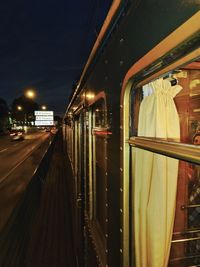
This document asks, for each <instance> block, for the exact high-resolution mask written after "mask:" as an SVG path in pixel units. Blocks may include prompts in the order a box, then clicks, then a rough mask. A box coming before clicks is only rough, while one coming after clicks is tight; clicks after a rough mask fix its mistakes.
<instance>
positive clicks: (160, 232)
mask: <svg viewBox="0 0 200 267" xmlns="http://www.w3.org/2000/svg"><path fill="white" fill-rule="evenodd" d="M181 89H182V87H181V86H179V85H176V86H171V83H170V82H169V81H168V80H163V79H158V80H156V81H154V82H151V83H150V84H148V85H147V86H145V87H143V92H144V99H143V101H142V103H141V105H140V112H139V125H138V136H144V137H157V138H173V139H179V138H180V127H179V117H178V113H177V110H176V106H175V103H174V100H173V98H174V97H175V96H176V94H177V93H178V92H179V91H180V90H181ZM134 165H135V169H134V228H135V254H136V266H137V267H165V266H167V264H168V258H169V252H170V243H171V237H172V231H173V223H174V210H175V204H176V203H175V202H176V186H177V175H178V160H176V159H172V158H169V157H166V156H162V155H158V154H155V153H152V152H148V151H145V150H142V149H136V153H135V163H134Z"/></svg>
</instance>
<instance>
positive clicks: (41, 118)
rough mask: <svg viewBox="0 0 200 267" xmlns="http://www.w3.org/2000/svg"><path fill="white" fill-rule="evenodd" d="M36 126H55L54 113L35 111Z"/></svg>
mask: <svg viewBox="0 0 200 267" xmlns="http://www.w3.org/2000/svg"><path fill="white" fill-rule="evenodd" d="M34 114H35V125H36V126H53V125H54V117H53V111H46V110H45V111H42V110H35V112H34Z"/></svg>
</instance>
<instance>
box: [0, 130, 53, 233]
mask: <svg viewBox="0 0 200 267" xmlns="http://www.w3.org/2000/svg"><path fill="white" fill-rule="evenodd" d="M53 136H54V135H53V134H51V133H49V132H44V131H39V130H36V131H32V132H28V133H27V134H26V135H25V139H24V140H22V141H11V140H10V136H3V137H0V231H1V230H2V228H3V226H4V225H5V223H6V221H7V219H8V218H9V216H10V214H11V212H12V211H13V209H14V207H15V206H16V204H17V202H18V200H19V199H20V197H21V196H22V194H23V193H24V191H25V190H26V187H27V185H28V183H29V182H30V180H31V178H32V176H33V174H34V172H35V170H36V169H37V167H38V165H39V163H40V161H41V159H42V157H43V155H44V154H45V152H46V150H47V148H48V146H49V143H50V141H51V140H52V138H53Z"/></svg>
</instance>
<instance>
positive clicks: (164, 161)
mask: <svg viewBox="0 0 200 267" xmlns="http://www.w3.org/2000/svg"><path fill="white" fill-rule="evenodd" d="M131 150H132V177H134V179H133V184H132V199H133V201H132V202H133V210H134V213H133V214H134V215H133V214H132V220H133V221H134V223H133V224H132V227H133V229H132V232H133V233H135V235H134V240H132V246H133V247H134V248H135V254H136V266H141V264H140V261H143V266H149V265H152V262H153V263H155V266H167V265H166V263H167V262H168V257H169V256H168V255H169V254H170V257H169V265H168V266H196V265H195V264H200V166H199V165H197V164H191V163H189V162H185V161H182V160H180V161H179V160H177V159H174V158H170V157H167V156H164V155H160V154H157V153H153V152H150V151H146V150H143V149H139V148H135V147H132V149H131ZM144 166H145V167H144ZM133 167H134V168H133ZM175 207H176V208H175ZM174 217H175V219H174ZM161 244H162V246H161ZM145 261H146V262H145ZM186 262H187V263H188V264H189V265H184V264H186ZM150 263H151V264H150ZM134 264H135V263H134ZM133 266H135V265H133Z"/></svg>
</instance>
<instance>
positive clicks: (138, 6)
mask: <svg viewBox="0 0 200 267" xmlns="http://www.w3.org/2000/svg"><path fill="white" fill-rule="evenodd" d="M198 10H199V3H198V1H190V2H188V1H165V2H164V1H160V2H158V1H153V0H152V1H137V2H135V3H134V2H133V3H131V2H129V4H128V6H127V8H126V13H123V14H122V15H121V17H120V19H119V17H118V19H119V21H118V22H117V21H116V22H115V24H112V27H111V28H112V34H110V32H111V28H110V29H109V36H107V42H105V45H104V47H103V49H102V48H101V51H98V57H97V58H95V64H94V62H92V68H90V67H89V68H88V70H87V71H86V73H85V76H84V79H83V80H84V82H83V81H81V82H80V84H79V89H78V90H76V92H75V94H74V96H73V101H72V102H71V103H70V105H69V107H68V109H67V113H66V118H65V121H66V125H65V129H64V133H65V137H66V143H67V150H68V155H69V157H70V160H71V163H72V169H73V174H74V179H73V181H72V184H73V188H74V190H73V192H74V225H75V231H74V236H75V245H76V249H77V255H78V262H79V266H88V267H95V266H102V267H105V266H115V267H117V266H120V267H122V266H123V267H134V266H137V267H140V266H141V267H143V266H144V267H146V266H158V267H162V266H168V265H170V266H194V264H200V263H199V261H198V259H199V251H198V249H197V247H198V244H199V243H198V240H199V233H200V230H199V228H198V225H195V222H196V224H197V219H196V220H195V222H194V223H193V225H192V224H191V222H190V219H189V218H190V217H192V216H193V215H191V214H192V211H196V212H197V210H194V209H195V208H196V209H197V208H198V205H199V204H200V203H196V202H191V203H190V197H191V192H192V189H193V187H195V186H196V183H197V181H196V180H195V182H191V181H190V180H188V179H189V178H188V173H189V175H190V176H192V175H193V176H194V175H196V176H197V177H198V175H199V167H198V164H199V163H200V162H199V147H198V146H197V143H196V145H194V144H192V142H193V141H192V140H193V138H192V136H195V135H197V136H198V131H200V117H199V101H200V100H199V94H200V91H199V79H200V77H199V57H200V54H199V49H198V45H199V34H198V31H199V24H198V23H199V21H200V17H199V12H197V11H198ZM118 12H119V13H120V10H119V11H118ZM106 34H107V33H106ZM173 83H174V84H173ZM177 83H178V84H177ZM160 89H163V90H168V91H170V90H171V89H172V92H171V95H170V96H173V97H169V99H168V98H167V96H166V94H165V93H164V97H163V98H162V97H161V98H158V97H157V95H159V94H160V92H159V90H160ZM154 91H156V92H157V91H158V94H157V93H156V96H155V98H154V94H153V92H154ZM175 92H176V94H175ZM173 98H174V100H173ZM149 99H150V100H152V102H151V101H150V100H149ZM155 99H159V100H158V102H159V103H161V106H158V103H157V102H156V107H157V109H156V108H155V105H153V103H155V101H156V100H155ZM168 105H169V106H168ZM188 107H189V108H188ZM156 112H157V113H158V115H159V116H158V115H157V117H154V115H155V114H156ZM161 115H163V117H161ZM167 120H170V121H167ZM171 121H173V122H171ZM197 139H198V138H197ZM158 177H159V179H158ZM183 180H184V182H183ZM197 180H198V179H197ZM199 180H200V178H199ZM193 194H194V193H193ZM175 206H176V215H175ZM190 206H192V207H190ZM180 207H181V208H180ZM192 209H193V210H192ZM190 215H191V216H190ZM174 216H175V224H174ZM193 217H194V216H193ZM193 217H192V218H193ZM197 218H198V217H197ZM173 226H174V227H173ZM198 231H199V232H198ZM172 233H173V235H172ZM190 238H191V239H190ZM181 240H184V241H183V242H182V241H181ZM195 242H196V243H195ZM169 255H170V256H169ZM169 258H170V260H169ZM192 264H193V265H192Z"/></svg>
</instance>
